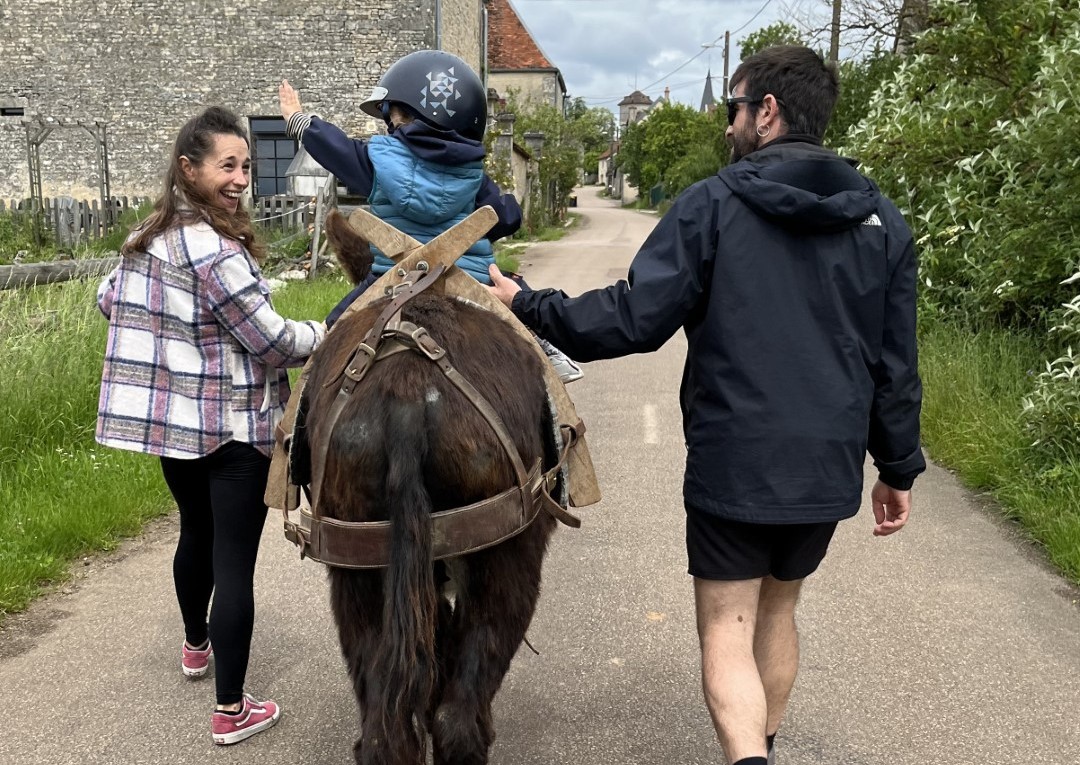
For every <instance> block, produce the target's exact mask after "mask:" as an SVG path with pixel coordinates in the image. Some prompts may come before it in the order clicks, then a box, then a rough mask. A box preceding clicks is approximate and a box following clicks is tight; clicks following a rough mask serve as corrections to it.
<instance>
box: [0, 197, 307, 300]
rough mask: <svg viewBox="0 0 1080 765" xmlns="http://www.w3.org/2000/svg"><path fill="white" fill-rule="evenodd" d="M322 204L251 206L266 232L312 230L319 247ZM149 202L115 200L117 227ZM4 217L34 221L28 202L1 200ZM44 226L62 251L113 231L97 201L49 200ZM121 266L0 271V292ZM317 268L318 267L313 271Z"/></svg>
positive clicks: (72, 263) (68, 263) (69, 264)
mask: <svg viewBox="0 0 1080 765" xmlns="http://www.w3.org/2000/svg"><path fill="white" fill-rule="evenodd" d="M319 200H320V202H319V204H318V205H317V204H316V198H315V197H301V196H292V195H280V196H273V197H257V198H256V199H255V200H254V202H253V203H252V211H251V217H252V219H253V220H254V221H255V223H257V224H258V225H259V226H262V227H264V228H276V229H283V230H288V229H296V230H297V235H301V236H302V235H305V234H306V233H307V230H308V226H309V225H310V226H313V227H314V228H315V230H316V234H315V241H316V243H318V239H319V234H318V230H319V229H320V228H321V225H322V217H323V215H324V214H325V209H323V208H325V207H326V204H328V201H327V200H325V199H323V195H320V197H319ZM146 201H147V200H146V198H145V197H132V198H130V199H129V198H128V197H114V198H113V199H112V207H113V217H112V221H113V223H114V225H115V223H116V222H117V221H119V219H120V216H121V215H122V214H123V213H125V212H127V211H128V210H131V209H137V208H138V207H139V206H141V205H142V204H143V203H144V202H146ZM317 213H318V214H317ZM4 214H10V215H13V216H14V217H15V218H16V219H19V218H24V219H26V220H28V221H29V220H32V218H33V212H32V210H31V208H30V203H29V201H24V202H16V201H14V200H12V201H10V202H8V203H6V204H5V202H4V200H2V199H0V215H4ZM41 220H43V221H44V222H45V224H46V226H47V228H48V229H51V230H52V232H53V233H54V234H55V236H56V242H57V244H58V245H59V244H67V245H74V244H76V243H78V242H80V241H83V242H85V241H87V240H88V239H100V238H101V237H102V236H104V235H105V234H106V233H108V231H109V229H108V227H107V226H106V221H105V216H104V215H103V214H102V210H101V209H100V205H99V204H98V202H97V200H94V201H91V202H80V201H77V200H74V199H70V198H68V199H65V198H59V199H46V200H45V204H44V205H43V207H42V209H41ZM316 257H317V256H316ZM314 260H315V258H313V261H314ZM116 263H117V258H115V257H112V258H101V259H80V260H59V261H52V262H48V263H27V264H16V265H10V266H0V290H7V289H17V288H19V287H26V286H32V285H35V284H53V283H56V282H63V281H67V280H69V279H80V278H89V277H93V276H98V275H100V274H103V273H108V271H109V270H110V269H111V268H112V267H113V266H115V265H116ZM314 268H315V263H314V262H313V263H312V271H314Z"/></svg>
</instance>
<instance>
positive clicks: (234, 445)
mask: <svg viewBox="0 0 1080 765" xmlns="http://www.w3.org/2000/svg"><path fill="white" fill-rule="evenodd" d="M269 470H270V459H269V457H266V456H265V455H263V454H262V453H260V452H259V451H258V450H257V449H255V447H253V446H251V445H250V444H244V443H240V442H238V441H230V442H229V443H227V444H225V445H224V446H222V447H220V448H219V449H218V450H217V451H215V452H213V453H212V454H208V455H207V456H205V457H199V458H198V459H193V460H181V459H172V458H170V457H162V458H161V472H162V473H164V475H165V482H166V483H167V484H168V485H169V490H170V491H171V492H172V495H173V497H174V498H175V499H176V504H177V505H178V506H179V508H180V541H179V542H178V543H177V545H176V555H175V556H174V557H173V581H174V583H175V585H176V599H177V601H179V603H180V614H181V616H182V617H183V619H184V636H185V638H186V639H187V641H188V643H190V644H191V645H193V646H198V645H200V644H201V643H203V642H204V641H205V640H206V639H207V637H209V638H210V640H211V642H212V643H213V646H214V677H215V681H216V683H217V703H218V704H235V703H236V702H238V701H240V699H241V697H242V696H243V693H244V676H245V675H246V674H247V665H248V654H249V653H250V650H251V630H252V625H253V624H254V621H255V596H254V592H253V580H254V575H255V559H256V557H257V556H258V552H259V538H260V537H261V536H262V529H263V524H264V523H265V522H266V505H265V504H263V492H264V491H265V489H266V478H267V474H268V473H269ZM211 594H213V596H214V604H213V607H210V596H211ZM208 608H209V610H210V623H209V631H207V620H206V612H207V609H208Z"/></svg>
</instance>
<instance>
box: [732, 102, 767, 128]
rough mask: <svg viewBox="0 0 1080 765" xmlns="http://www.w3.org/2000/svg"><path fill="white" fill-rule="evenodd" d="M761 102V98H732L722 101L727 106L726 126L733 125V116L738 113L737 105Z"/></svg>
mask: <svg viewBox="0 0 1080 765" xmlns="http://www.w3.org/2000/svg"><path fill="white" fill-rule="evenodd" d="M763 100H764V99H762V98H752V97H750V96H734V97H732V98H726V99H724V103H726V104H727V124H729V125H734V124H735V116H736V115H737V114H738V113H739V110H738V105H739V104H760V103H761V102H762V101H763Z"/></svg>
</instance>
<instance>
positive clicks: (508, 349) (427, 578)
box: [307, 294, 555, 765]
mask: <svg viewBox="0 0 1080 765" xmlns="http://www.w3.org/2000/svg"><path fill="white" fill-rule="evenodd" d="M384 304H385V303H384V302H383V301H380V302H379V303H376V304H374V305H373V306H371V307H369V308H366V309H363V310H361V311H358V312H356V314H355V315H351V316H347V317H345V318H344V319H342V320H341V321H340V322H339V324H338V325H337V326H335V328H334V331H333V332H332V333H330V334H329V335H328V337H327V339H326V340H325V341H324V343H323V345H322V346H321V347H320V348H319V350H318V352H317V356H316V359H315V361H314V363H313V369H312V377H311V380H310V382H309V383H308V387H307V390H309V391H314V392H315V393H314V398H313V400H312V401H311V406H310V409H309V413H308V420H307V424H308V426H309V427H310V428H311V432H312V434H313V438H319V437H320V435H321V433H320V420H321V418H325V416H326V413H327V412H328V411H329V409H330V406H331V403H332V402H333V399H334V397H335V396H336V395H337V392H338V388H337V385H334V384H331V385H329V386H328V387H323V386H324V384H325V383H327V381H333V379H334V377H335V376H336V375H337V374H338V373H339V372H340V371H341V370H342V369H343V368H344V365H345V362H346V360H347V359H348V357H349V355H350V354H351V353H352V351H353V350H354V349H355V347H356V345H357V343H358V342H359V341H360V340H361V339H362V338H363V336H364V334H365V332H366V331H367V330H368V328H369V327H370V326H371V325H372V324H373V323H374V321H375V319H376V317H377V316H378V313H379V311H380V310H381V308H382V307H383V305H384ZM403 318H404V319H405V320H407V321H411V322H413V323H414V324H416V325H418V326H421V327H425V328H426V329H427V330H428V332H429V333H430V334H431V336H432V337H433V338H434V339H435V340H436V341H437V342H438V343H439V344H440V345H441V346H442V347H443V348H445V349H447V351H448V354H449V357H450V360H451V362H452V363H453V365H454V366H455V367H456V368H457V370H458V371H459V372H460V373H461V374H462V376H464V377H465V379H467V380H468V381H469V382H471V383H472V384H473V385H474V386H475V387H476V388H477V389H478V390H479V391H480V393H481V394H483V396H484V397H485V398H486V399H487V400H488V401H489V402H490V403H491V405H492V406H493V407H494V408H495V410H496V411H497V412H498V413H499V415H500V417H501V418H502V420H503V422H504V424H505V425H506V429H507V432H508V433H509V434H510V436H511V438H512V439H513V441H514V443H515V446H516V447H517V449H518V452H519V454H520V455H521V460H522V462H523V463H524V464H525V466H526V468H527V469H528V468H530V467H532V465H534V464H535V462H536V461H537V460H540V459H543V460H544V462H545V465H550V464H552V463H553V461H554V456H555V455H554V440H553V435H552V424H551V417H550V414H549V411H550V410H549V406H548V399H547V392H546V390H545V388H544V383H543V375H542V369H541V367H540V363H541V362H540V359H539V358H538V357H537V354H536V352H535V351H534V350H533V349H532V348H530V347H529V345H528V342H527V341H526V340H524V339H523V338H521V337H519V336H518V335H517V334H516V333H515V332H514V331H513V330H512V329H511V328H510V327H509V326H508V325H507V324H506V323H505V322H503V321H502V320H501V319H499V318H498V317H497V316H495V315H493V314H491V313H489V312H487V311H484V310H481V309H478V308H475V307H473V306H471V305H469V304H466V303H463V302H460V301H455V300H452V299H448V298H446V297H442V296H438V295H428V294H423V295H420V296H418V297H416V298H415V299H413V300H412V301H411V302H410V303H408V304H407V305H406V307H405V308H404V310H403ZM324 476H325V477H324V481H323V486H322V491H321V494H320V512H321V513H322V514H324V515H327V516H329V517H333V518H338V519H340V520H346V521H376V520H391V521H392V522H393V532H392V552H391V565H390V566H389V568H387V569H382V570H367V571H362V570H349V569H342V568H331V569H330V570H329V576H330V597H331V606H332V609H333V613H334V618H335V621H336V622H337V626H338V636H339V639H340V642H341V649H342V653H343V654H344V656H345V661H346V664H347V666H348V668H349V674H350V676H351V679H352V682H353V689H354V691H355V693H356V698H357V701H358V703H359V705H360V715H361V735H360V739H359V740H358V741H357V744H356V747H355V755H356V761H357V762H358V763H360V765H422V763H424V762H425V758H426V748H427V736H428V734H430V735H431V738H432V742H433V750H434V751H433V754H434V762H435V763H436V765H473V764H476V765H481V764H482V763H486V762H487V761H488V751H489V748H490V746H491V744H492V741H493V740H494V738H495V731H494V726H493V722H492V714H491V703H492V700H493V699H494V696H495V693H496V692H497V691H498V689H499V686H500V685H501V683H502V680H503V677H504V676H505V674H506V672H507V670H508V669H509V667H510V661H511V659H512V658H513V656H514V653H515V652H516V651H517V649H518V647H519V646H520V645H521V642H522V640H523V639H524V637H525V632H526V629H527V628H528V626H529V623H530V621H531V620H532V616H533V612H534V611H535V608H536V601H537V598H538V596H539V592H540V571H541V565H542V562H543V557H544V552H545V550H546V547H547V542H548V539H549V538H550V536H551V533H552V531H553V530H554V527H555V520H554V519H553V518H552V517H551V516H550V515H548V514H547V513H544V512H540V513H539V514H538V515H537V517H536V519H535V520H534V521H533V523H532V524H531V525H530V526H529V527H528V528H527V529H526V530H525V531H523V532H521V533H520V534H518V535H517V536H514V537H512V538H510V539H509V540H507V541H505V542H502V543H500V544H498V545H495V546H493V547H490V548H487V549H485V550H482V551H479V552H475V553H472V554H470V555H465V556H461V557H459V558H456V559H454V560H453V561H452V562H450V563H449V565H447V564H445V563H443V562H433V561H432V558H431V519H430V514H431V513H433V512H438V511H441V510H447V509H451V508H456V507H462V506H465V505H468V504H471V503H473V502H478V501H480V500H483V499H487V498H488V497H492V496H495V495H496V494H499V493H500V492H502V491H504V490H506V489H507V488H510V487H511V486H514V485H515V483H516V477H515V474H514V470H513V468H512V466H511V463H510V461H509V459H508V458H507V456H506V453H505V451H504V449H503V447H502V446H501V445H500V443H499V441H498V439H497V438H496V436H495V433H494V431H493V430H492V429H491V427H490V425H489V424H488V423H487V421H486V420H485V419H483V417H482V416H481V415H480V413H479V412H478V411H477V410H476V408H475V407H474V406H473V405H472V404H471V403H470V402H469V401H468V400H467V399H466V398H465V397H464V396H463V395H462V394H461V392H460V391H459V390H458V389H457V388H456V387H455V386H454V385H453V384H452V383H451V382H450V381H449V380H448V379H447V378H446V377H445V376H444V374H443V373H442V371H441V370H440V369H439V367H438V366H437V365H436V364H434V363H432V362H431V361H430V360H429V359H427V358H425V357H423V356H421V355H420V354H418V353H415V352H413V351H407V352H402V353H397V354H394V355H392V356H390V357H388V358H386V359H385V360H382V361H379V362H378V363H376V364H374V365H373V366H372V368H371V369H370V371H369V372H368V373H367V376H366V377H365V378H364V379H363V381H362V382H361V383H360V385H359V386H358V388H357V390H356V391H355V392H354V394H353V396H352V398H351V400H350V402H349V403H348V404H347V405H346V408H345V409H344V411H343V412H342V414H341V417H340V418H339V419H338V423H337V425H336V426H335V428H334V432H333V434H332V437H331V439H330V445H329V449H328V453H327V457H326V466H325V470H324ZM448 571H452V572H453V579H454V584H455V585H456V597H455V598H454V603H453V605H451V603H450V602H449V601H448V600H447V599H445V598H444V597H442V589H443V584H444V582H445V581H446V578H447V576H446V574H447V572H448Z"/></svg>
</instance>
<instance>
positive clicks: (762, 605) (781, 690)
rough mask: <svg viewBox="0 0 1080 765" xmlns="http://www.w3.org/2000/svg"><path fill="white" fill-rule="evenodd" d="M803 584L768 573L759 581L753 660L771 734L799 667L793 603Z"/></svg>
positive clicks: (768, 732) (767, 728)
mask: <svg viewBox="0 0 1080 765" xmlns="http://www.w3.org/2000/svg"><path fill="white" fill-rule="evenodd" d="M802 583H803V580H802V579H797V580H795V581H791V582H782V581H780V580H778V579H773V578H772V577H771V576H767V577H765V578H764V579H762V580H761V594H760V597H759V598H758V609H757V627H756V629H755V630H754V660H755V661H756V662H757V669H758V674H759V676H760V677H761V683H762V686H763V687H764V690H765V700H766V703H767V704H768V722H767V723H766V725H765V733H766V734H768V735H770V736H772V735H775V734H776V731H777V729H778V728H779V727H780V722H781V721H782V720H783V718H784V712H785V710H786V709H787V704H788V698H789V697H790V696H791V689H792V687H793V686H794V685H795V675H796V674H797V673H798V670H799V633H798V630H797V629H796V627H795V606H796V605H797V604H798V602H799V591H800V588H801V587H802Z"/></svg>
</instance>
